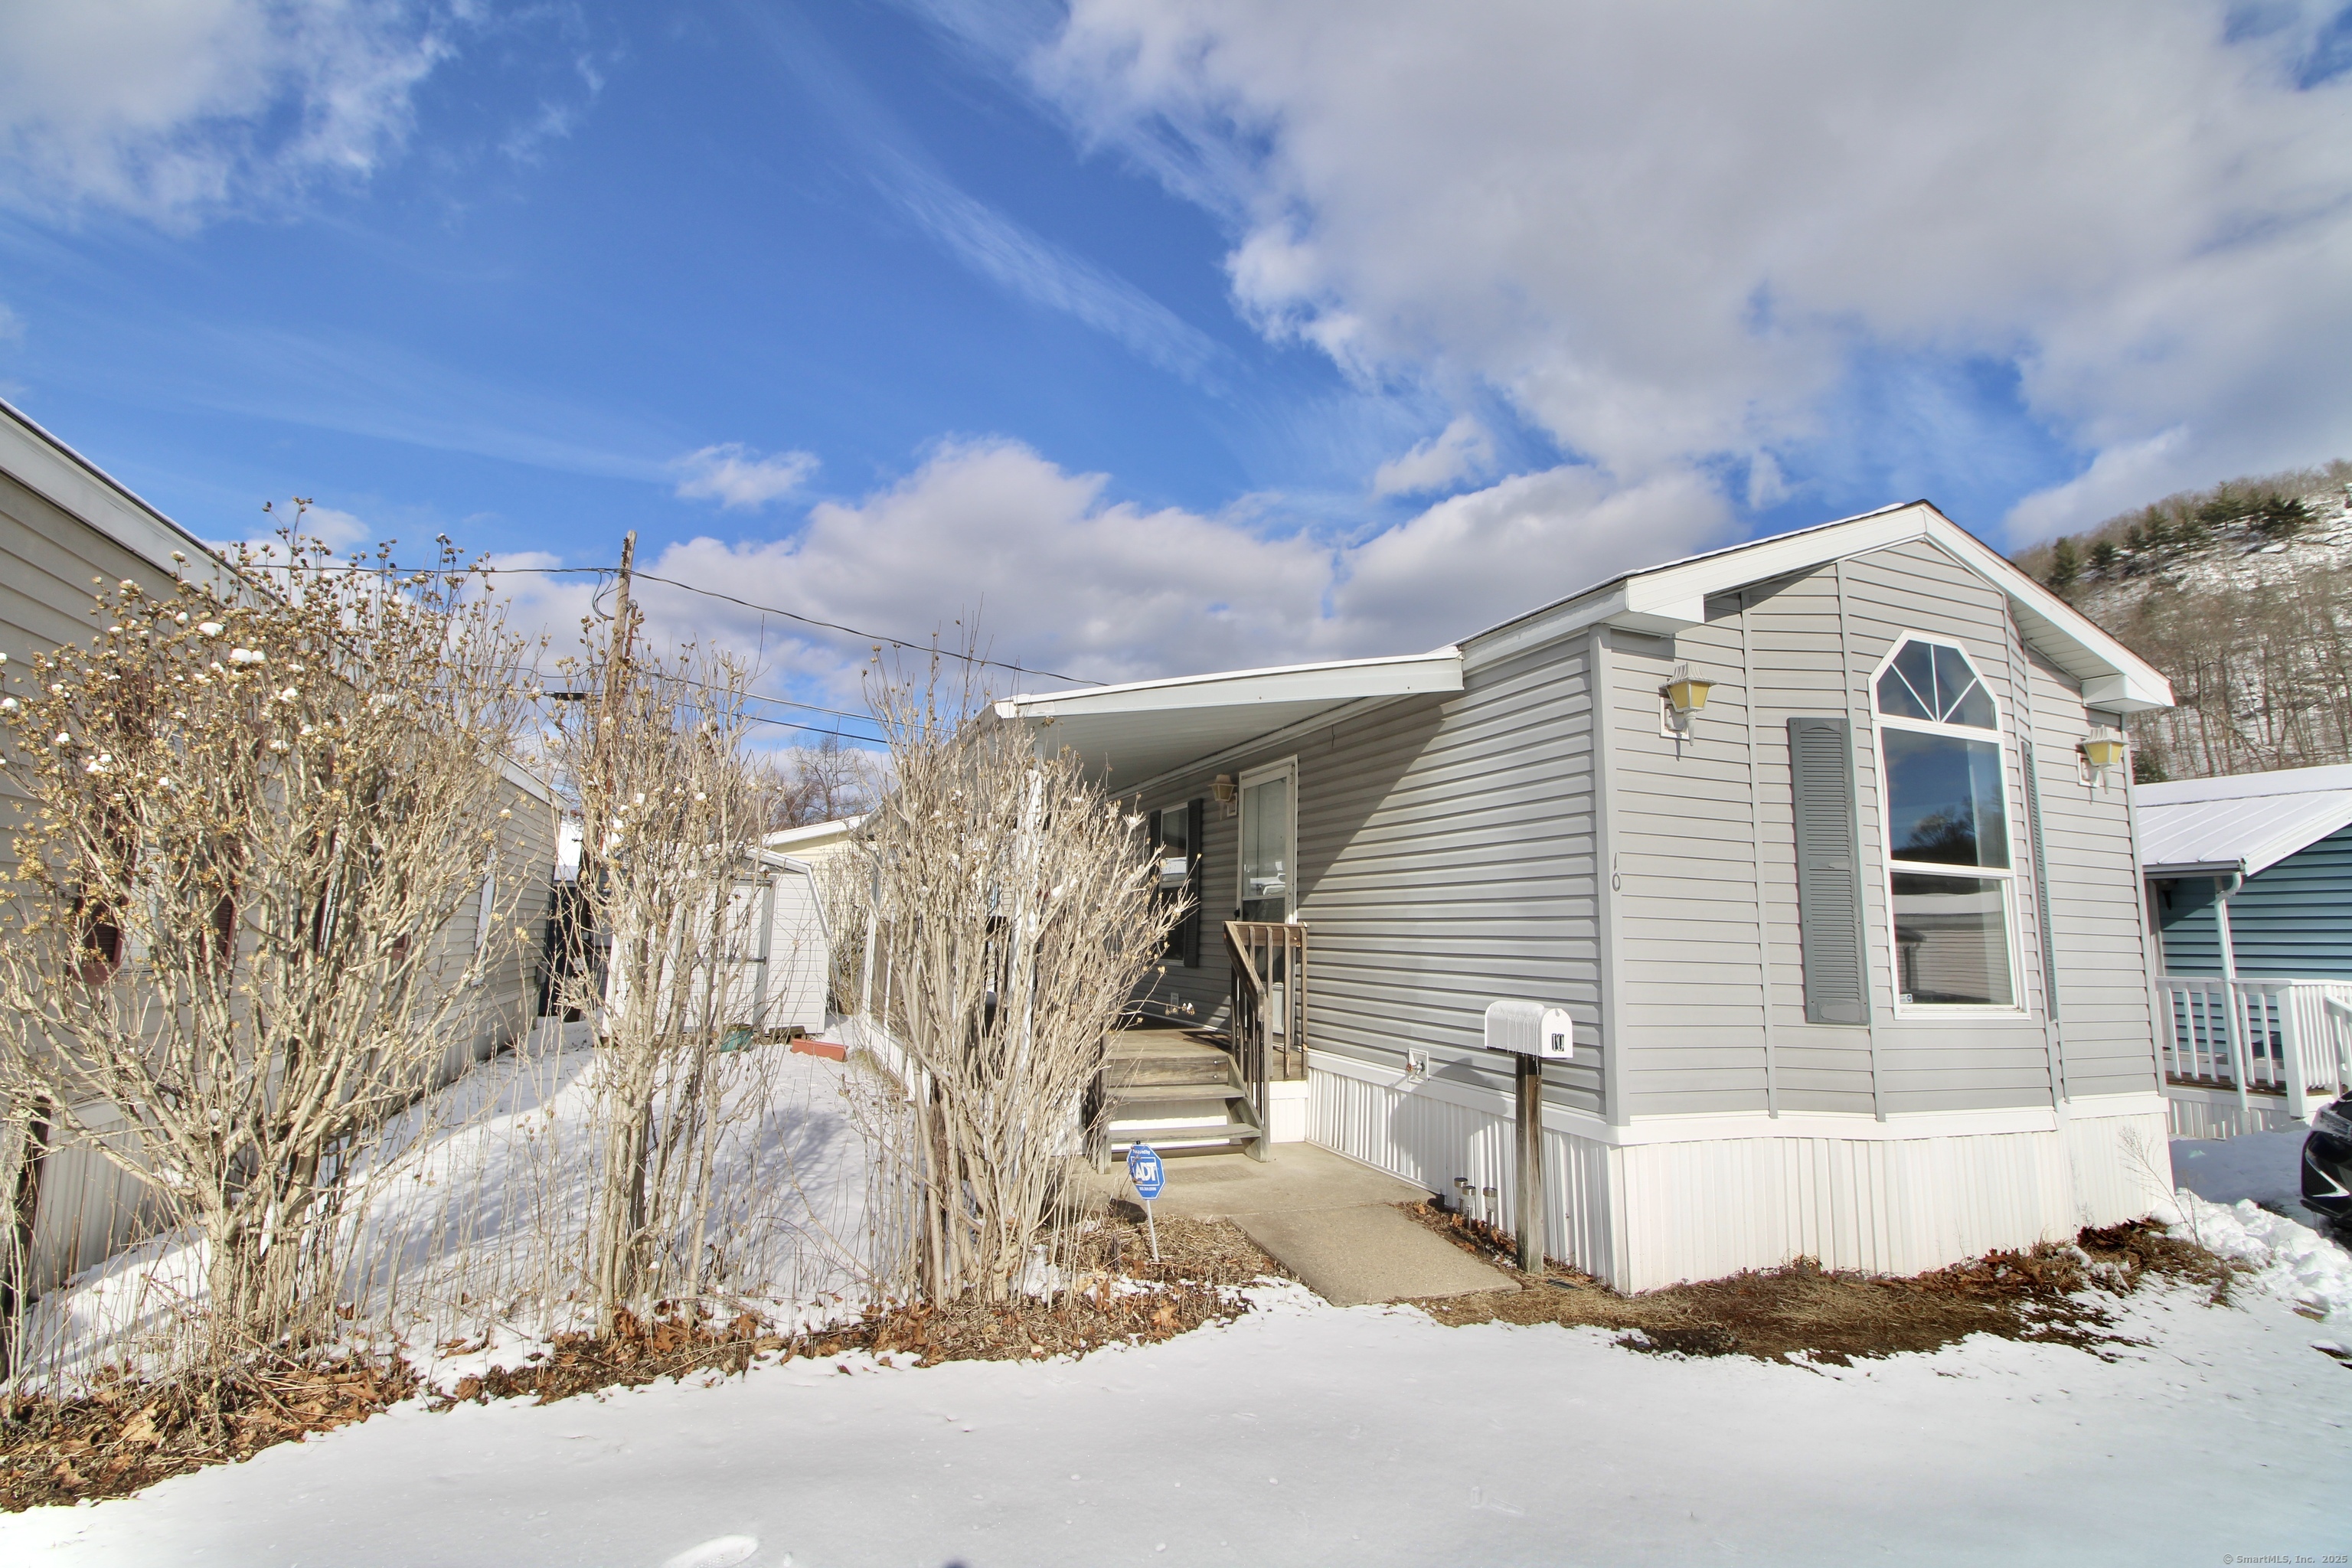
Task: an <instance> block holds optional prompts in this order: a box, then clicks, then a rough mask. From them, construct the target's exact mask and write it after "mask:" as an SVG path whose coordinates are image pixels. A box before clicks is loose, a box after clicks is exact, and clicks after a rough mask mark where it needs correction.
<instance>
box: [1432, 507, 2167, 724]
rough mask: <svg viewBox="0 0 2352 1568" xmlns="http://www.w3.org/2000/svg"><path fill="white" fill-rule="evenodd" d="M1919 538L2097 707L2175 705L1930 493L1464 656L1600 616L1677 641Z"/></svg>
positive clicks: (1716, 561)
mask: <svg viewBox="0 0 2352 1568" xmlns="http://www.w3.org/2000/svg"><path fill="white" fill-rule="evenodd" d="M1914 541H1923V542H1927V543H1930V544H1934V545H1936V546H1937V547H1938V548H1940V549H1941V550H1943V552H1945V553H1946V554H1948V555H1949V556H1950V557H1951V558H1952V559H1953V560H1955V561H1957V562H1958V563H1959V564H1961V565H1962V566H1965V567H1967V568H1968V569H1969V570H1970V571H1972V572H1974V573H1975V574H1977V575H1978V576H1979V577H1982V578H1983V579H1984V580H1985V581H1986V582H1988V583H1990V584H1992V585H1993V586H1994V587H1996V588H1999V589H2000V591H2001V592H2002V593H2003V594H2005V595H2007V596H2008V598H2009V605H2010V612H2011V615H2012V616H2015V618H2016V621H2017V628H2018V631H2019V633H2020V635H2021V636H2022V637H2024V638H2025V640H2026V641H2027V642H2028V643H2029V644H2031V645H2032V647H2035V648H2037V649H2039V650H2040V651H2041V653H2042V655H2043V656H2044V657H2045V658H2048V659H2050V661H2051V662H2052V663H2053V664H2055V665H2056V666H2057V667H2058V668H2061V669H2063V670H2064V671H2065V672H2066V673H2067V674H2069V675H2071V676H2074V678H2075V679H2078V680H2080V681H2081V682H2082V683H2083V700H2084V703H2086V704H2087V705H2089V706H2091V707H2093V708H2098V709H2103V710H2107V711H2110V712H2117V713H2136V712H2140V711H2143V710H2147V709H2151V708H2169V707H2171V706H2172V683H2171V682H2170V681H2168V680H2167V679H2165V678H2164V676H2163V675H2162V674H2160V673H2159V672H2158V670H2157V669H2156V668H2155V667H2154V666H2153V665H2150V664H2149V663H2148V662H2147V660H2145V659H2143V658H2140V657H2139V656H2138V655H2137V654H2136V653H2134V652H2132V651H2131V649H2129V648H2127V647H2124V645H2123V644H2122V643H2120V642H2117V641H2116V639H2115V638H2114V637H2110V636H2108V635H2107V634H2106V633H2105V632H2104V631H2101V630H2100V629H2099V628H2098V626H2095V624H2093V623H2092V621H2091V620H2090V618H2089V617H2088V616H2084V614H2083V613H2082V612H2081V611H2080V610H2077V609H2075V608H2074V606H2073V605H2069V604H2067V603H2066V602H2065V601H2064V600H2063V599H2061V598H2060V597H2058V595H2055V594H2053V593H2052V592H2051V591H2050V590H2049V589H2047V588H2045V587H2043V586H2042V584H2039V583H2037V582H2035V581H2034V580H2033V579H2032V577H2030V576H2028V575H2027V574H2025V573H2023V572H2021V571H2020V570H2019V569H2018V568H2017V567H2016V566H2015V565H2013V564H2011V563H2010V562H2009V561H2008V560H2007V559H2005V558H2004V557H2003V556H2002V555H2001V554H2000V552H1998V551H1996V550H1994V549H1993V548H1992V547H1991V546H1990V545H1988V544H1986V543H1985V542H1983V541H1982V540H1980V539H1979V538H1977V537H1976V536H1975V535H1974V534H1972V533H1970V532H1969V531H1968V530H1966V529H1964V528H1962V527H1961V526H1960V525H1959V524H1958V523H1956V522H1954V521H1952V520H1951V519H1949V518H1948V517H1946V516H1945V515H1944V514H1943V513H1942V512H1940V511H1937V510H1936V509H1935V508H1934V507H1933V506H1931V505H1929V504H1928V503H1927V502H1926V501H1924V500H1915V501H1907V502H1906V503H1904V504H1903V505H1901V506H1890V507H1882V508H1881V509H1879V510H1876V511H1868V512H1864V513H1863V514H1861V515H1860V516H1858V517H1849V518H1842V519H1840V520H1838V521H1835V522H1824V523H1817V524H1815V525H1814V526H1812V527H1811V528H1801V529H1798V530H1796V531H1793V532H1790V533H1778V534H1774V535H1773V536H1772V537H1770V538H1769V539H1759V540H1755V541H1752V542H1748V543H1746V544H1734V545H1730V546H1727V548H1725V549H1721V550H1713V551H1709V552H1706V553H1705V554H1703V555H1693V556H1688V557H1686V558H1685V559H1683V560H1680V561H1669V562H1666V563H1664V564H1662V565H1658V566H1650V567H1645V568H1643V569H1642V570H1641V571H1638V572H1627V573H1624V574H1621V575H1619V576H1616V577H1612V578H1611V579H1610V580H1609V581H1607V582H1605V583H1602V584H1598V585H1596V586H1594V587H1591V588H1587V589H1585V590H1584V591H1583V592H1582V593H1580V594H1576V595H1571V596H1570V597H1569V598H1566V599H1562V600H1559V601H1558V602H1556V603H1554V604H1551V605H1546V606H1545V607H1544V608H1542V609H1539V610H1532V611H1529V612H1528V614H1526V615H1524V616H1516V617H1514V618H1512V619H1511V620H1507V621H1505V622H1503V623H1502V624H1501V625H1500V626H1492V627H1489V628H1488V629H1487V630H1486V631H1483V632H1480V633H1479V634H1478V635H1477V636H1476V637H1469V638H1466V639H1465V641H1464V642H1463V645H1462V647H1463V651H1464V654H1465V657H1467V658H1469V659H1470V661H1471V662H1472V664H1473V665H1474V666H1475V665H1476V664H1483V663H1485V662H1486V661H1487V660H1489V659H1492V658H1501V657H1504V656H1505V655H1507V654H1509V653H1514V652H1517V651H1518V650H1519V649H1521V648H1523V647H1532V646H1534V645H1536V644H1538V643H1543V642H1549V641H1551V640H1553V639H1554V638H1556V637H1563V636H1566V635H1568V634H1569V633H1570V632H1572V631H1575V630H1577V629H1579V628H1580V627H1582V626H1590V625H1592V624H1593V623H1595V622H1600V621H1605V622H1607V623H1608V624H1610V625H1611V626H1624V627H1626V628H1628V629H1630V630H1634V631H1647V632H1655V633H1659V634H1661V635H1666V636H1671V635H1672V634H1674V633H1675V632H1678V631H1683V630H1685V629H1687V628H1689V627H1692V626H1699V625H1701V624H1703V623H1704V622H1705V621H1706V601H1707V600H1708V599H1709V598H1711V597H1713V596H1715V595H1720V594H1728V593H1731V592H1733V591H1734V590H1736V589H1739V588H1744V587H1747V586H1748V585H1749V584H1755V583H1764V582H1769V581H1771V580H1772V579H1774V578H1777V577H1786V576H1790V575H1791V574H1796V573H1800V572H1810V571H1812V570H1814V569H1815V568H1817V567H1822V566H1826V565H1828V564H1829V563H1831V562H1832V561H1842V560H1845V559H1847V558H1848V557H1851V556H1855V555H1863V554H1867V553H1869V552H1872V551H1875V550H1885V549H1888V548H1890V547H1892V546H1895V545H1900V544H1907V543H1910V542H1914Z"/></svg>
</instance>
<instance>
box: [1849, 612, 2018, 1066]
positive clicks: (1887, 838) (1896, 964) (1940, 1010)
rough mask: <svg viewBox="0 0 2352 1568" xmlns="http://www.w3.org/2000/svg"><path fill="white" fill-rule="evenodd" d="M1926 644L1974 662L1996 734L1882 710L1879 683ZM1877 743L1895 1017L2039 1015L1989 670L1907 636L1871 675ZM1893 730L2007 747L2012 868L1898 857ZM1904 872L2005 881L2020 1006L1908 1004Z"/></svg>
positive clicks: (1932, 639) (1881, 866)
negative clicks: (1889, 749) (1899, 900)
mask: <svg viewBox="0 0 2352 1568" xmlns="http://www.w3.org/2000/svg"><path fill="white" fill-rule="evenodd" d="M1915 642H1916V643H1927V644H1931V645H1932V646H1934V647H1945V648H1950V649H1951V650H1953V651H1954V652H1956V653H1958V655H1959V656H1960V657H1961V658H1964V659H1966V660H1967V661H1968V665H1969V670H1970V671H1971V672H1973V673H1974V674H1975V676H1976V678H1977V684H1978V685H1979V687H1981V688H1983V689H1984V694H1985V698H1986V700H1989V701H1990V702H1991V704H1992V722H1993V727H1992V728H1991V729H1990V730H1979V729H1977V728H1975V727H1974V726H1972V725H1968V724H1939V723H1936V722H1934V721H1929V720H1925V719H1906V718H1904V717H1902V716H1901V715H1899V714H1892V713H1882V712H1880V711H1879V710H1878V680H1879V677H1881V676H1883V675H1885V673H1886V672H1887V670H1888V669H1890V668H1893V667H1894V664H1895V655H1896V654H1899V653H1901V652H1902V651H1903V649H1904V647H1906V645H1908V644H1911V643H1915ZM1869 695H1870V745H1871V750H1872V752H1874V753H1875V762H1876V765H1877V772H1878V826H1879V833H1880V837H1881V839H1882V844H1881V853H1880V855H1879V857H1878V871H1879V894H1880V896H1881V897H1882V898H1884V899H1885V905H1884V908H1885V911H1886V917H1885V918H1886V958H1887V963H1886V994H1887V1003H1888V1005H1889V1007H1890V1008H1891V1009H1892V1010H1893V1012H1894V1014H1895V1016H1896V1017H1897V1018H1900V1019H1903V1020H1904V1021H1906V1022H1908V1023H1923V1024H1925V1023H1937V1022H1944V1023H1959V1024H1965V1023H1969V1022H1971V1021H1973V1020H1976V1019H1979V1018H2025V1017H2031V1016H2032V1012H2033V998H2032V988H2031V987H2029V986H2028V985H2027V984H2025V937H2024V932H2023V931H2021V929H2020V928H2019V924H2018V919H2017V865H2018V857H2019V855H2020V854H2021V847H2020V844H2019V839H2018V822H2017V816H2016V813H2015V812H2014V811H2013V810H2011V806H2012V805H2013V803H2012V802H2011V799H2010V794H2009V773H2010V768H2011V764H2012V763H2013V761H2014V759H2015V756H2016V753H2015V751H2014V750H2013V748H2012V747H2011V744H2010V735H2009V725H2008V714H2009V707H2008V704H2007V703H2005V702H2003V701H2002V700H2001V699H2000V693H1999V692H1997V691H1995V690H1994V689H1992V683H1991V682H1990V681H1989V680H1987V679H1985V674H1984V667H1983V666H1982V665H1981V664H1979V662H1978V661H1977V657H1976V655H1974V654H1972V653H1970V652H1969V650H1968V648H1967V647H1965V646H1964V645H1963V644H1962V643H1961V641H1960V639H1959V638H1958V637H1939V636H1937V635H1936V634H1935V633H1933V632H1919V631H1907V630H1906V631H1900V632H1897V633H1896V634H1895V641H1894V642H1893V643H1892V644H1891V645H1889V647H1887V650H1886V657H1885V658H1882V659H1880V660H1879V661H1878V663H1877V665H1876V666H1875V667H1874V668H1873V669H1872V670H1871V672H1870V684H1869ZM1889 729H1895V730H1907V731H1911V732H1912V733H1914V734H1920V735H1946V736H1949V737H1951V738H1953V739H1955V740H1962V741H1983V740H1986V739H1988V738H1990V740H1991V741H1992V742H1993V743H1994V744H1995V745H1997V746H1999V747H2000V815H2001V826H2002V828H2003V830H2004V831H2006V832H2007V833H2008V835H2009V865H2008V866H2007V867H2006V868H2002V867H1998V866H1973V867H1970V866H1943V865H1930V864H1928V863H1927V862H1926V861H1922V860H1906V861H1904V862H1903V863H1902V864H1901V865H1899V866H1898V865H1896V864H1895V795H1894V791H1893V789H1892V787H1891V786H1890V785H1889V784H1888V781H1887V776H1886V743H1885V739H1884V737H1885V732H1886V731H1888V730H1889ZM1898 871H1902V872H1906V873H1910V874H1913V875H1918V876H1929V877H1973V878H1975V879H1979V880H1982V881H1998V882H2000V915H2001V924H2002V930H2003V931H2004V932H2005V933H2006V935H2007V937H2008V943H2007V946H2008V951H2009V989H2010V994H2011V995H2013V996H2015V997H2016V998H2017V1000H2016V1002H2015V1003H2013V1004H2011V1005H2009V1006H2006V1007H2003V1006H2000V1005H1987V1004H1981V1003H1969V1002H1906V1001H1905V1000H1904V999H1903V955H1902V952H1901V949H1900V946H1899V944H1898V943H1897V942H1896V941H1895V873H1896V872H1898Z"/></svg>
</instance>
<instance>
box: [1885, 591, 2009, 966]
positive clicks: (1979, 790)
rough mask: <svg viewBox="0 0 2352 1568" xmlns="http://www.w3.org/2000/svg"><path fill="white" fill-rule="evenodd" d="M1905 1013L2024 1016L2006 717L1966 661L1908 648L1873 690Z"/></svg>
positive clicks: (1914, 640)
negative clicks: (1959, 1010) (1969, 1011)
mask: <svg viewBox="0 0 2352 1568" xmlns="http://www.w3.org/2000/svg"><path fill="white" fill-rule="evenodd" d="M1873 691H1874V706H1875V707H1876V709H1877V712H1878V757H1879V767H1880V771H1881V775H1882V780H1883V783H1884V784H1885V794H1884V795H1883V797H1882V798H1883V799H1884V800H1885V803H1886V865H1887V907H1888V909H1889V910H1891V911H1892V912H1893V915H1894V924H1895V993H1896V995H1895V1001H1896V1004H1897V1005H1898V1006H1899V1007H1901V1008H1904V1009H1911V1008H1945V1007H1977V1008H1985V1007H1997V1008H2002V1009H2014V1008H2016V1007H2017V1006H2018V1005H2019V1003H2018V987H2017V964H2016V959H2015V952H2016V943H2015V941H2014V939H2013V937H2012V934H2011V933H2012V932H2013V931H2014V930H2015V928H2016V921H2015V920H2014V919H2013V917H2012V914H2011V903H2012V897H2011V881H2012V880H2013V879H2014V876H2015V872H2014V870H2013V868H2011V865H2010V852H2009V850H2010V845H2009V802H2008V790H2007V786H2006V784H2005V782H2004V779H2005V773H2006V767H2005V764H2004V761H2003V755H2002V750H2001V741H2000V705H1999V704H1998V703H1997V702H1996V701H1995V700H1994V698H1993V695H1992V693H1991V692H1990V690H1988V689H1986V687H1985V684H1984V682H1983V680H1982V679H1979V677H1978V674H1977V670H1976V667H1975V666H1974V665H1972V664H1971V663H1969V656H1968V655H1967V654H1965V653H1963V652H1962V651H1961V650H1960V649H1959V648H1958V647H1953V646H1952V645H1950V644H1948V643H1940V642H1935V641H1931V640H1929V639H1927V638H1925V637H1909V636H1906V637H1904V638H1903V639H1902V640H1901V641H1900V642H1898V643H1897V644H1896V645H1895V651H1894V652H1893V653H1891V654H1889V655H1888V656H1887V658H1886V661H1885V663H1884V664H1882V665H1881V666H1879V669H1878V675H1877V679H1876V680H1875V682H1874V686H1873Z"/></svg>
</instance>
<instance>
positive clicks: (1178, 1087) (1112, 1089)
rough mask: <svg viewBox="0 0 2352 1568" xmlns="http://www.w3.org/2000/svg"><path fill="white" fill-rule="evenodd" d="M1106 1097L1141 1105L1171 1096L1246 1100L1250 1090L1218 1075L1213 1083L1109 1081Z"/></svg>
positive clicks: (1107, 1101) (1196, 1098) (1105, 1091)
mask: <svg viewBox="0 0 2352 1568" xmlns="http://www.w3.org/2000/svg"><path fill="white" fill-rule="evenodd" d="M1103 1100H1105V1102H1106V1103H1108V1104H1111V1105H1141V1104H1145V1103H1147V1102H1150V1101H1154V1100H1240V1101H1242V1102H1243V1103H1244V1104H1246V1103H1248V1101H1249V1091H1248V1090H1247V1089H1244V1088H1242V1087H1241V1085H1239V1084H1237V1083H1234V1082H1233V1081H1231V1080H1230V1079H1217V1080H1216V1081H1215V1082H1214V1083H1128V1084H1110V1085H1107V1086H1105V1088H1104V1089H1103Z"/></svg>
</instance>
